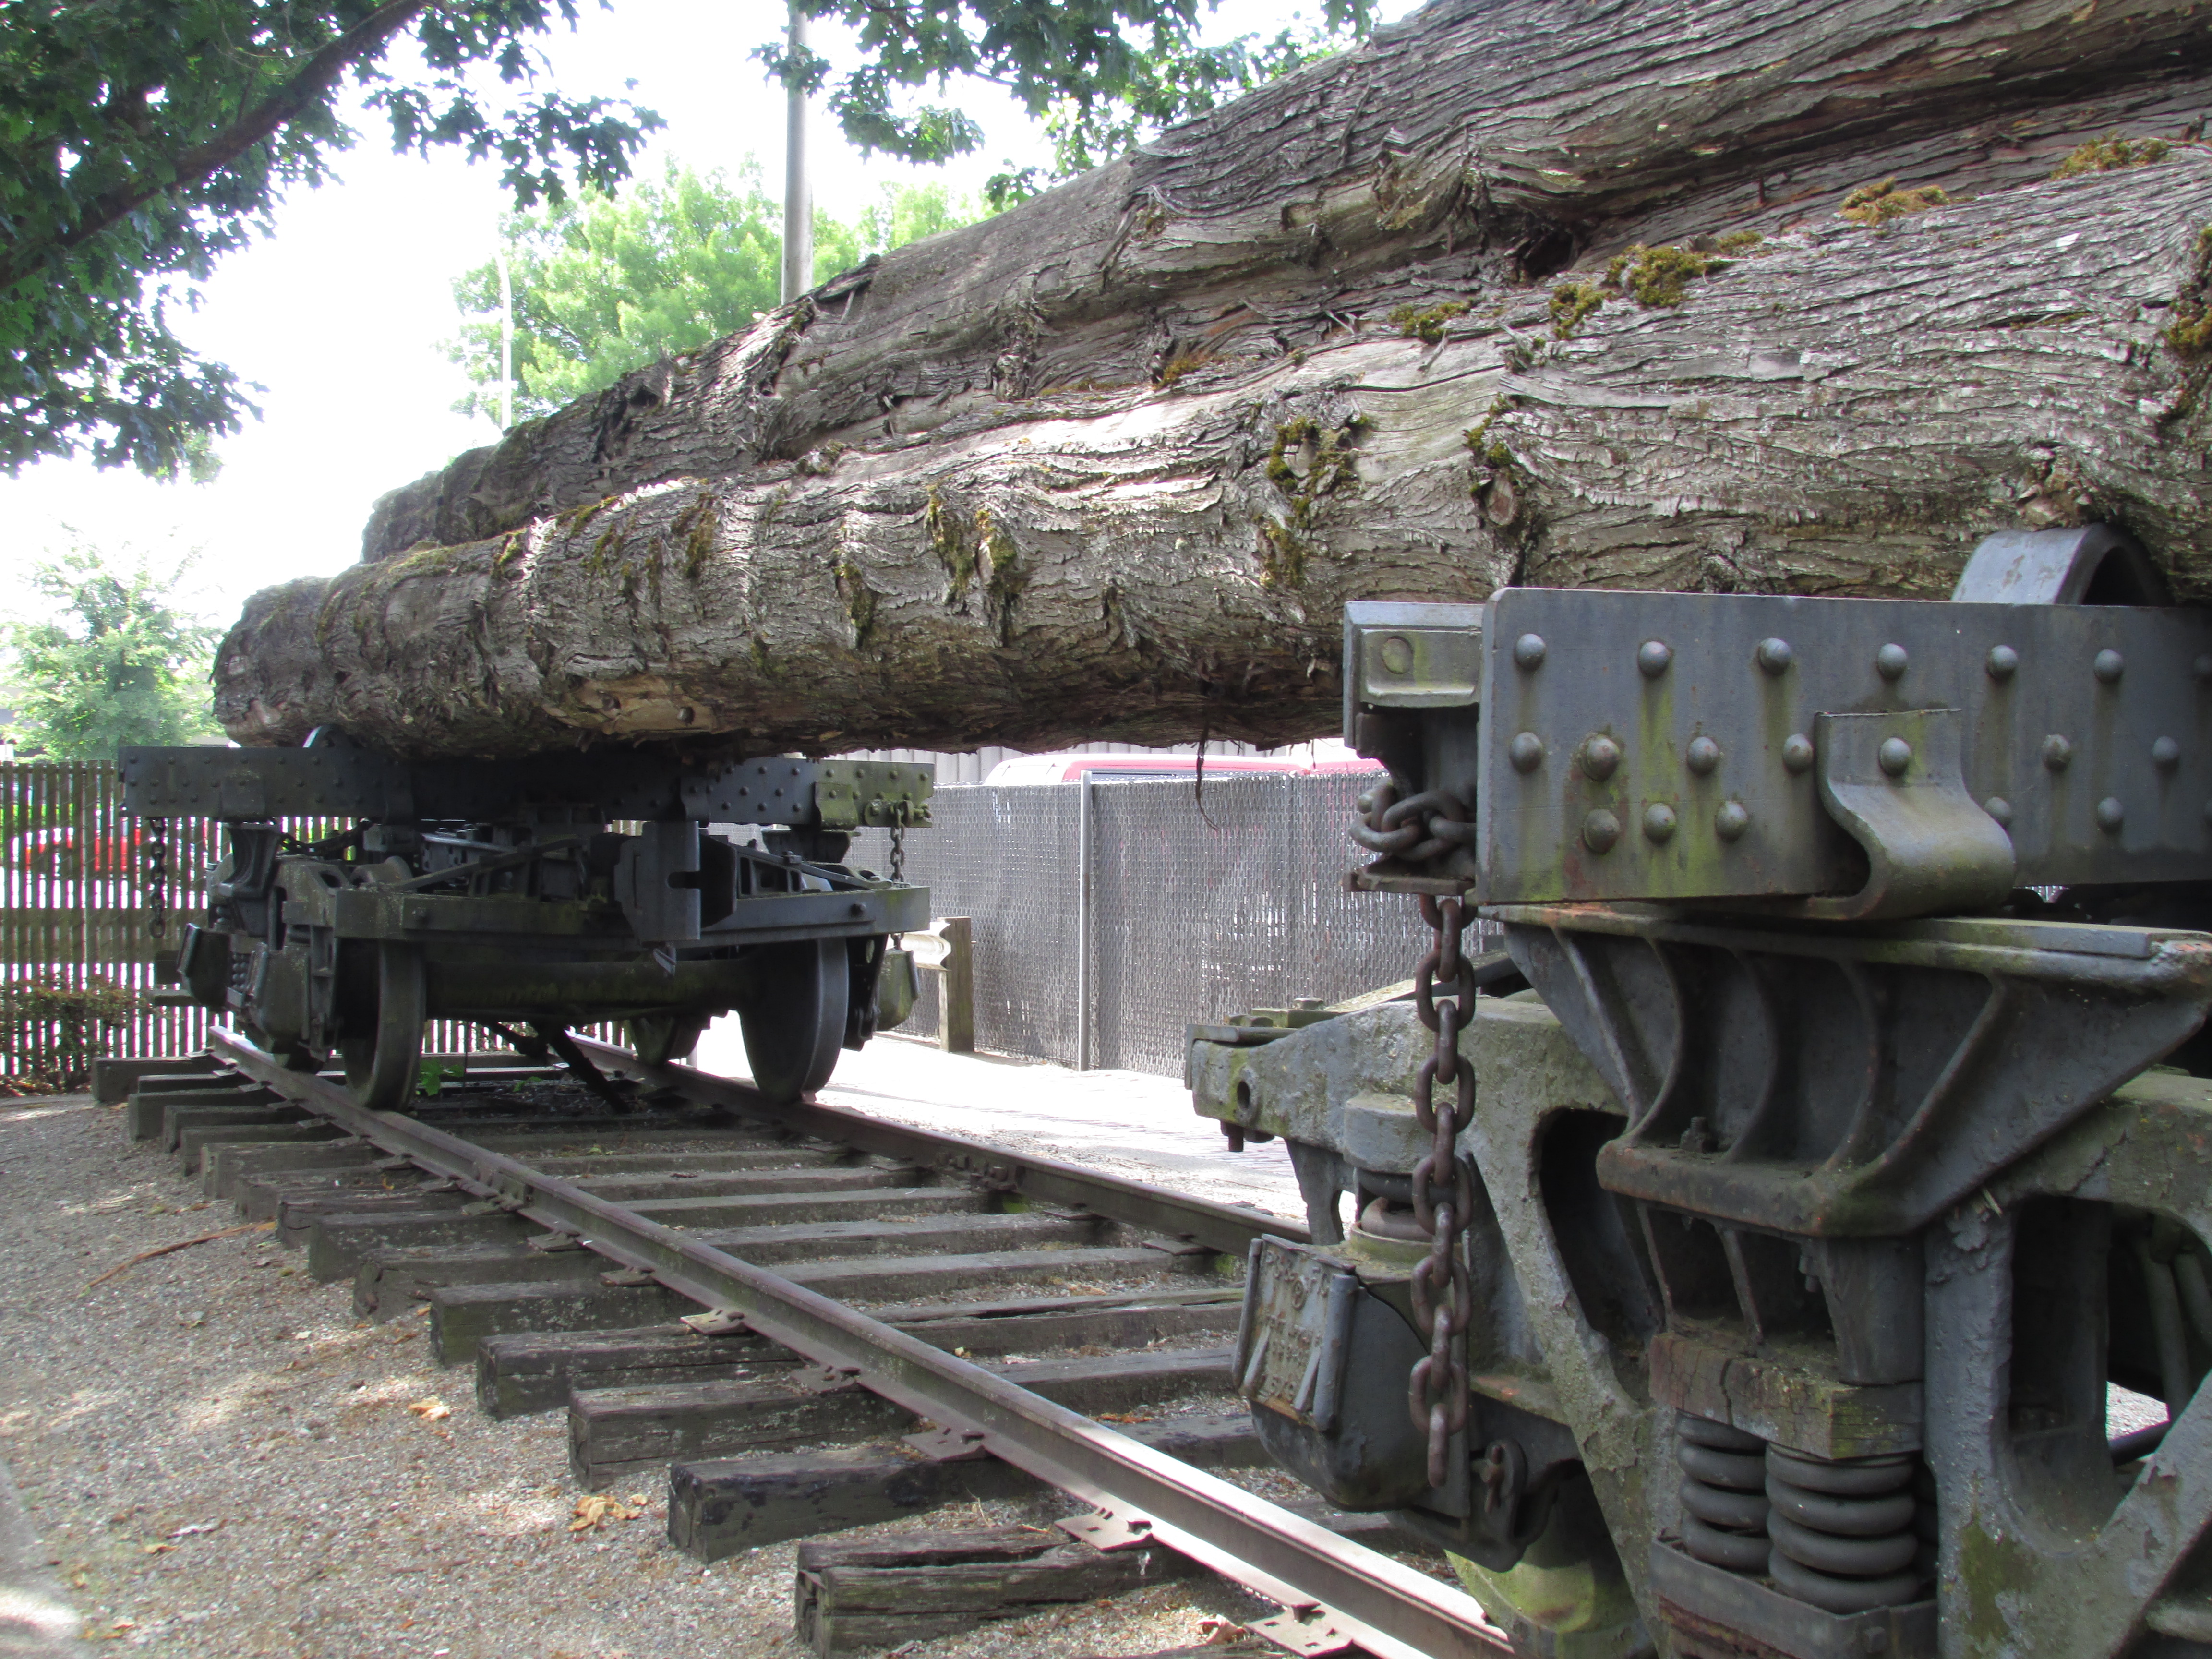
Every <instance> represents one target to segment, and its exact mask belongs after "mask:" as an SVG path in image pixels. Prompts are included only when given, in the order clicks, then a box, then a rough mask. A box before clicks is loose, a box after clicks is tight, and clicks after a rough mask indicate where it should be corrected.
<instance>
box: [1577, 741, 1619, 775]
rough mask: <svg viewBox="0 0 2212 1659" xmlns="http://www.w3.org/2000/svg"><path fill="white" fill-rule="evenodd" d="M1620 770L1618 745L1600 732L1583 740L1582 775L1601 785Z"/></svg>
mask: <svg viewBox="0 0 2212 1659" xmlns="http://www.w3.org/2000/svg"><path fill="white" fill-rule="evenodd" d="M1619 769H1620V744H1617V743H1615V742H1614V741H1613V739H1612V738H1608V737H1607V736H1606V734H1605V733H1604V732H1592V733H1590V735H1589V737H1587V738H1583V776H1584V777H1586V778H1588V779H1589V780H1590V781H1592V782H1593V783H1603V782H1604V781H1606V780H1607V778H1609V777H1611V776H1612V775H1613V774H1614V773H1615V772H1616V771H1618V770H1619Z"/></svg>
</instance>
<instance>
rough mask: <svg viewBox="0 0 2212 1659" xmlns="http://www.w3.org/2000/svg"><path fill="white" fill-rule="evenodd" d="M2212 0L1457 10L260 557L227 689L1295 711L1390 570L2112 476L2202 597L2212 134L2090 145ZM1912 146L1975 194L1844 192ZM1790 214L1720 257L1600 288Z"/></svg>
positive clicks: (2200, 55)
mask: <svg viewBox="0 0 2212 1659" xmlns="http://www.w3.org/2000/svg"><path fill="white" fill-rule="evenodd" d="M2191 11H2192V8H2191V6H2189V5H2188V4H2187V3H2185V0H2166V3H2154V0H2138V3H2136V4H2133V5H2120V6H2111V7H2092V8H2086V9H2085V8H2081V7H2080V6H2078V4H2077V5H2064V4H2048V3H2027V0H1988V3H1979V4H1977V3H1965V4H1960V5H1955V6H1953V7H1950V8H1948V9H1945V10H1943V11H1942V13H1941V14H1940V15H1937V14H1935V13H1933V12H1931V11H1930V9H1928V8H1926V7H1924V6H1920V5H1917V4H1913V3H1910V0H1866V3H1861V4H1857V5H1855V6H1850V7H1846V8H1844V9H1841V11H1840V12H1839V11H1838V9H1836V8H1834V7H1832V6H1822V5H1819V4H1816V3H1814V0H1765V3H1756V4H1754V3H1749V0H1731V3H1718V0H1712V3H1704V4H1695V3H1689V0H1675V3H1671V4H1668V3H1661V4H1645V5H1639V6H1633V7H1632V6H1627V5H1612V6H1593V5H1589V4H1588V3H1586V0H1508V3H1503V4H1498V3H1484V4H1481V5H1480V6H1476V5H1469V4H1462V5H1455V6H1439V7H1432V8H1431V9H1430V10H1429V11H1427V12H1425V13H1423V14H1421V15H1419V17H1417V18H1416V19H1415V20H1413V21H1412V22H1411V23H1409V24H1407V25H1406V26H1404V27H1401V28H1399V29H1397V30H1394V31H1391V32H1389V33H1387V34H1386V35H1385V36H1384V37H1383V38H1382V39H1380V40H1378V41H1377V42H1376V44H1375V45H1374V46H1372V47H1370V48H1369V49H1367V50H1366V51H1364V52H1359V53H1355V54H1349V55H1347V56H1346V57H1344V58H1340V59H1336V60H1332V61H1331V62H1330V63H1328V64H1322V65H1320V66H1317V67H1316V68H1315V69H1313V70H1308V71H1305V72H1304V73H1302V74H1301V75H1299V76H1293V77H1291V78H1290V79H1288V80H1286V81H1285V82H1280V83H1278V84H1277V85H1275V86H1273V87H1270V88H1264V89H1262V90H1261V92H1259V93H1257V94H1253V95H1252V96H1250V97H1249V98H1246V99H1244V100H1239V101H1238V102H1237V103H1236V104H1234V105H1231V106H1227V107H1225V109H1223V110H1222V111H1219V112H1216V113H1215V114H1214V115H1213V116H1211V117H1208V118H1205V119H1203V120H1201V121H1199V122H1195V123H1193V124H1191V125H1188V126H1186V127H1184V128H1182V129H1178V130H1177V131H1175V132H1174V133H1171V134H1170V135H1169V136H1168V137H1167V138H1165V139H1164V140H1162V141H1161V142H1160V143H1158V144H1155V145H1152V146H1149V147H1147V148H1146V149H1144V150H1141V151H1139V152H1138V153H1137V154H1135V155H1132V156H1130V157H1128V158H1125V159H1124V160H1123V161H1119V162H1116V163H1115V164H1113V165H1112V166H1110V167H1105V168H1102V169H1100V170H1099V171H1098V172H1097V173H1092V174H1090V175H1086V177H1085V178H1084V179H1080V180H1078V181H1076V182H1074V183H1073V184H1071V185H1067V186H1066V187H1064V188H1063V189H1061V190H1060V191H1054V192H1053V193H1051V194H1050V195H1048V196H1047V197H1042V198H1041V199H1040V200H1039V201H1037V202H1036V203H1032V204H1029V205H1027V206H1026V207H1024V208H1022V209H1018V210H1015V211H1014V212H1012V213H1009V214H1006V215H1004V216H1000V217H999V218H997V219H994V220H992V221H989V222H986V223H984V224H982V225H980V226H976V227H972V228H969V229H968V230H965V231H961V232H956V233H953V234H950V235H947V236H943V237H938V238H933V239H932V240H930V241H928V242H926V243H921V244H917V245H915V246H911V247H908V248H904V249H900V250H898V251H896V252H894V253H892V254H890V255H889V256H888V257H886V258H884V259H883V260H882V261H880V262H878V263H876V264H872V265H870V266H868V267H866V268H863V269H862V270H860V271H857V272H854V273H850V274H848V276H844V277H842V278H839V279H838V280H836V281H835V282H833V283H829V284H827V285H825V286H824V287H823V288H822V289H818V290H817V291H816V293H814V294H813V295H809V296H807V297H806V298H805V299H804V300H802V301H799V302H798V303H796V304H795V305H793V306H791V307H784V308H782V309H781V310H779V311H778V312H777V313H773V314H772V315H771V316H769V318H767V319H763V322H762V323H761V324H760V325H758V326H757V327H756V328H755V329H754V330H753V331H751V332H750V333H749V334H747V335H744V336H742V337H733V338H732V339H730V340H726V341H722V342H719V343H716V344H714V345H713V346H711V347H708V348H707V349H703V350H702V351H701V352H699V353H697V354H696V355H694V356H690V357H687V358H683V359H678V360H677V361H675V362H669V363H663V364H659V365H656V366H655V367H654V368H652V369H649V370H646V371H641V372H640V373H639V374H635V375H633V376H630V377H629V379H627V380H624V381H623V382H622V383H621V384H619V385H617V386H615V387H613V388H611V390H610V391H609V392H606V393H605V394H602V395H601V396H600V397H599V398H597V399H595V400H592V401H590V402H588V403H586V404H578V405H576V406H574V407H573V408H571V409H569V410H563V411H562V412H561V413H559V414H557V415H556V416H552V417H550V419H548V420H546V421H543V422H532V423H530V424H528V425H526V426H525V427H523V428H518V429H517V430H516V431H515V432H514V433H513V434H510V435H509V436H508V437H507V440H506V441H504V442H503V443H502V444H501V445H500V446H498V447H496V448H495V449H491V450H486V451H480V452H477V453H475V454H473V455H471V456H467V457H464V458H462V459H460V460H459V461H457V462H456V463H454V464H453V466H451V467H449V468H447V470H446V471H444V472H443V473H441V474H437V475H434V476H433V477H430V478H428V479H425V480H423V481H422V482H421V483H418V484H416V485H413V486H410V488H408V489H404V490H401V491H398V492H396V493H395V494H394V495H392V496H391V497H387V498H386V501H384V502H383V503H380V507H379V508H378V511H377V514H376V516H375V517H374V520H372V522H371V524H370V526H369V528H368V535H367V537H366V538H365V544H364V554H365V557H364V561H363V562H362V564H361V565H359V566H357V567H355V568H352V569H350V570H349V571H348V572H346V573H345V574H343V575H341V576H339V577H337V579H335V580H331V581H330V582H327V583H325V582H320V581H314V582H301V583H295V584H292V585H290V586H287V587H283V588H278V589H274V590H271V591H270V592H267V593H264V594H262V595H259V596H258V597H257V598H256V599H255V600H254V601H252V604H251V605H249V607H248V609H247V612H246V617H245V618H244V619H243V621H242V622H241V623H240V626H239V628H238V629H236V630H235V631H234V633H233V635H231V637H230V639H229V640H228V641H226V644H225V646H224V648H223V651H222V655H221V658H220V659H219V664H218V711H219V713H220V714H221V716H222V720H223V721H224V723H225V725H226V726H228V728H229V730H230V731H231V732H232V734H233V735H234V736H235V737H237V738H240V740H241V741H246V742H262V743H267V742H292V741H296V740H297V739H298V738H299V737H301V735H302V734H304V732H306V731H307V729H309V728H310V727H311V726H314V725H317V724H320V723H324V722H331V723H336V724H338V725H341V726H345V727H346V728H348V729H349V730H350V731H352V732H354V733H355V734H356V736H359V737H362V738H367V739H368V740H370V741H373V742H375V743H378V744H382V745H385V746H388V747H392V748H395V749H398V750H407V751H414V752H422V751H443V752H454V751H460V752H483V753H494V752H523V751H528V750H542V749H546V748H550V747H556V746H562V745H568V744H579V743H590V742H594V741H605V740H618V741H626V742H637V741H663V740H677V741H680V742H683V743H685V744H705V745H714V746H720V747H735V748H741V749H744V750H750V751H754V752H760V751H773V750H786V749H795V750H812V751H820V750H834V749H839V748H854V747H863V746H872V745H879V744H880V745H894V744H896V745H906V744H911V745H915V746H926V747H943V748H958V747H967V746H972V745H974V744H978V743H981V742H986V741H989V742H1003V743H1011V744H1024V745H1031V746H1034V745H1042V744H1050V743H1053V742H1055V741H1059V740H1063V739H1067V738H1078V737H1096V736H1102V735H1127V736H1130V737H1136V738H1153V739H1167V738H1191V737H1195V736H1199V735H1201V734H1206V733H1210V734H1211V735H1214V736H1224V737H1226V736H1234V737H1239V738H1250V739H1253V740H1257V741H1263V742H1266V741H1283V740H1288V739H1291V738H1298V737H1303V736H1307V735H1311V734H1313V733H1314V732H1318V731H1321V730H1325V729H1327V728H1328V726H1329V725H1330V724H1331V721H1332V716H1333V713H1334V706H1335V702H1336V698H1337V695H1338V693H1337V689H1336V684H1335V677H1334V636H1335V633H1336V629H1337V617H1338V615H1339V612H1340V607H1341V605H1343V604H1344V603H1345V601H1346V600H1347V599H1361V598H1379V597H1429V598H1480V597H1482V596H1483V595H1485V594H1486V593H1487V592H1490V591H1491V590H1492V588H1493V587H1495V586H1498V585H1499V584H1500V583H1503V582H1505V581H1509V580H1522V581H1543V582H1550V583H1554V584H1590V583H1597V584H1604V585H1611V586H1670V587H1746V588H1759V589H1769V590H1783V589H1788V590H1793V591H1805V592H1906V593H1924V594H1931V595H1933V594H1937V593H1940V592H1942V591H1943V590H1944V588H1945V586H1947V585H1948V580H1949V577H1950V575H1951V574H1953V573H1954V571H1955V569H1956V568H1957V565H1958V563H1959V562H1960V559H1961V558H1962V557H1963V556H1964V553H1965V551H1966V549H1967V548H1968V547H1969V546H1970V545H1971V544H1972V540H1973V539H1974V538H1976V537H1978V536H1979V535H1980V534H1982V533H1984V532H1987V531H1988V530H1990V529H1992V528H1996V527H1999V526H2003V525H2007V524H2012V523H2017V522H2020V521H2021V520H2024V519H2025V520H2040V521H2045V522H2051V521H2057V520H2076V519H2080V518H2083V517H2088V516H2093V517H2097V518H2101V519H2109V520H2115V521H2118V522H2122V523H2124V524H2125V525H2127V526H2129V527H2130V528H2131V529H2133V530H2135V531H2136V532H2137V533H2138V534H2140V535H2142V537H2143V538H2145V539H2146V541H2147V542H2148V544H2149V545H2150V546H2151V548H2152V550H2153V552H2154V555H2156V556H2159V557H2160V558H2161V559H2162V560H2163V561H2164V562H2166V565H2167V566H2168V568H2170V570H2171V571H2172V573H2173V574H2174V575H2175V577H2176V579H2177V581H2178V582H2179V585H2180V586H2181V587H2182V588H2183V590H2184V591H2185V592H2190V593H2194V592H2197V588H2198V586H2200V585H2201V582H2202V579H2203V562H2202V556H2200V555H2198V554H2197V552H2196V547H2197V544H2198V543H2199V542H2200V541H2201V540H2202V538H2201V537H2200V536H2199V534H2198V532H2199V531H2200V529H2201V528H2202V526H2201V524H2200V520H2201V519H2202V517H2203V513H2204V511H2205V509H2204V507H2203V505H2202V504H2201V503H2200V501H2198V499H2197V484H2198V483H2199V482H2200V480H2201V477H2202V471H2203V455H2204V448H2205V445H2204V433H2203V429H2202V422H2201V420H2200V418H2199V416H2198V415H2197V410H2196V404H2195V398H2194V386H2195V383H2196V380H2197V378H2198V365H2197V360H2196V358H2195V357H2194V356H2191V355H2189V354H2188V353H2185V352H2183V351H2178V350H2176V349H2173V347H2172V345H2171V344H2170V343H2168V342H2167V340H2166V332H2167V331H2168V329H2169V327H2170V325H2172V323H2173V322H2174V320H2175V319H2176V317H2177V316H2178V315H2179V316H2182V317H2183V318H2184V319H2185V320H2186V319H2190V318H2193V317H2194V316H2195V314H2196V313H2195V310H2194V307H2197V306H2198V305H2199V304H2201V302H2202V298H2203V284H2204V281H2205V278H2204V276H2203V271H2202V270H2201V269H2200V266H2199V263H2198V261H2199V248H2198V243H2197V233H2198V231H2199V229H2200V228H2203V226H2204V225H2205V223H2206V222H2207V220H2208V217H2212V161H2208V158H2207V157H2206V155H2204V154H2203V152H2202V151H2200V150H2199V149H2196V148H2194V147H2193V146H2188V145H2185V146H2182V147H2180V148H2178V149H2175V150H2173V151H2172V153H2171V154H2170V155H2167V156H2166V159H2164V160H2163V161H2159V162H2157V163H2156V164H2155V165H2153V166H2150V167H2142V168H2139V169H2134V170H2129V171H2122V172H2115V173H2092V174H2088V175H2085V176H2082V177H2078V178H2073V179H2065V180H2063V181H2057V182H2051V181H2050V179H2049V175H2050V174H2051V172H2052V171H2053V168H2054V166H2055V164H2056V162H2057V160H2058V159H2059V158H2060V157H2061V156H2063V155H2065V154H2066V153H2067V152H2068V151H2069V149H2071V148H2072V147H2073V146H2074V145H2075V144H2077V143H2081V142H2083V141H2084V140H2086V139H2087V138H2090V137H2097V136H2100V135H2101V134H2103V133H2105V132H2106V131H2109V130H2112V129H2113V128H2115V127H2125V128H2127V129H2128V130H2129V131H2135V132H2138V133H2153V132H2155V133H2162V134H2164V135H2166V136H2167V137H2175V138H2180V137H2194V135H2195V133H2196V132H2197V131H2201V130H2202V123H2203V114H2204V112H2205V111H2206V110H2207V109H2208V108H2212V70H2208V58H2212V37H2206V36H2205V35H2204V33H2203V30H2202V29H2201V27H2199V26H2198V21H2197V20H2196V19H2195V18H2193V17H2192V16H2191ZM1888 173H1894V174H1896V175H1898V176H1899V179H1900V181H1901V184H1902V185H1903V186H1905V187H1907V188H1909V187H1911V186H1914V185H1921V184H1924V183H1928V182H1931V181H1934V180H1937V179H1940V180H1941V181H1942V183H1943V185H1945V187H1946V188H1947V189H1948V190H1949V191H1951V192H1952V194H1953V196H1954V197H1955V198H1969V197H1971V199H1959V200H1957V201H1956V203H1955V204H1954V205H1951V206H1948V207H1939V208H1937V209H1936V210H1933V211H1929V212H1924V213H1920V214H1917V215H1914V216H1911V217H1906V218H1900V219H1898V220H1895V221H1893V222H1887V223H1880V224H1867V223H1862V222H1856V221H1853V220H1845V219H1843V218H1840V217H1838V206H1839V204H1840V200H1841V198H1842V197H1843V196H1844V191H1846V190H1848V189H1849V188H1850V187H1852V186H1856V185H1863V184H1866V183H1869V182H1870V181H1872V180H1873V179H1877V178H1880V177H1881V176H1883V175H1885V174H1888ZM1751 233H1757V237H1756V239H1754V238H1753V236H1752V235H1751ZM1731 234H1735V238H1736V240H1741V241H1748V242H1752V243H1753V246H1750V247H1749V248H1747V250H1744V251H1742V252H1741V256H1740V257H1737V258H1734V259H1732V260H1728V261H1724V262H1722V263H1717V264H1711V266H1710V268H1709V269H1706V270H1704V272H1703V274H1701V275H1695V276H1688V277H1686V281H1685V282H1684V283H1683V284H1682V285H1681V292H1680V302H1679V303H1673V304H1666V303H1651V304H1646V303H1639V301H1638V300H1637V299H1636V298H1634V297H1632V295H1631V294H1630V293H1628V292H1626V291H1623V290H1624V289H1635V288H1637V287H1638V285H1639V283H1638V277H1639V275H1641V276H1644V278H1645V279H1646V280H1644V282H1643V283H1642V284H1641V285H1642V286H1643V288H1644V295H1645V298H1646V299H1647V300H1653V301H1657V300H1662V299H1664V298H1665V297H1667V296H1666V295H1662V294H1660V293H1658V292H1657V291H1656V290H1655V289H1654V288H1653V286H1652V283H1651V280H1650V279H1651V278H1652V277H1654V276H1662V277H1663V276H1664V275H1665V273H1664V272H1654V271H1652V270H1650V269H1649V268H1648V267H1646V266H1641V265H1637V264H1632V265H1631V266H1630V267H1629V268H1627V269H1626V270H1624V271H1622V272H1621V273H1620V277H1619V283H1620V286H1619V287H1617V288H1616V289H1613V290H1607V289H1602V288H1601V287H1598V286H1596V285H1597V284H1598V283H1599V282H1600V281H1601V278H1602V277H1603V276H1604V274H1605V272H1606V271H1607V268H1608V267H1609V265H1610V264H1611V263H1612V259H1613V257H1614V256H1615V255H1617V254H1618V253H1620V252H1624V251H1626V249H1628V248H1630V247H1632V246H1636V245H1638V244H1658V243H1662V242H1668V241H1687V240H1689V239H1691V238H1692V237H1715V238H1726V237H1729V236H1730V235H1731ZM1698 246H1711V244H1710V243H1702V242H1701V243H1699V244H1698ZM1729 246H1731V247H1734V246H1735V241H1731V242H1730V244H1729ZM1577 261H1578V262H1579V263H1573V262H1577ZM1676 263H1677V264H1685V265H1686V269H1687V270H1695V269H1696V268H1697V267H1699V265H1703V264H1706V260H1705V258H1689V259H1687V260H1686V261H1683V260H1680V259H1678V260H1677V261H1676ZM1565 283H1576V284H1577V287H1576V288H1574V289H1571V291H1570V295H1569V298H1568V299H1567V300H1566V301H1561V302H1559V304H1557V305H1556V306H1555V302H1554V301H1555V291H1556V290H1557V289H1559V288H1560V287H1561V286H1562V285H1563V284H1565ZM1592 298H1596V299H1600V300H1601V301H1603V303H1601V304H1599V305H1598V306H1596V307H1595V309H1593V308H1591V307H1590V306H1589V300H1590V299H1592ZM2176 307H2180V310H2179V312H2177V309H2176ZM2185 343H2191V342H2190V341H2188V340H2185Z"/></svg>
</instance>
